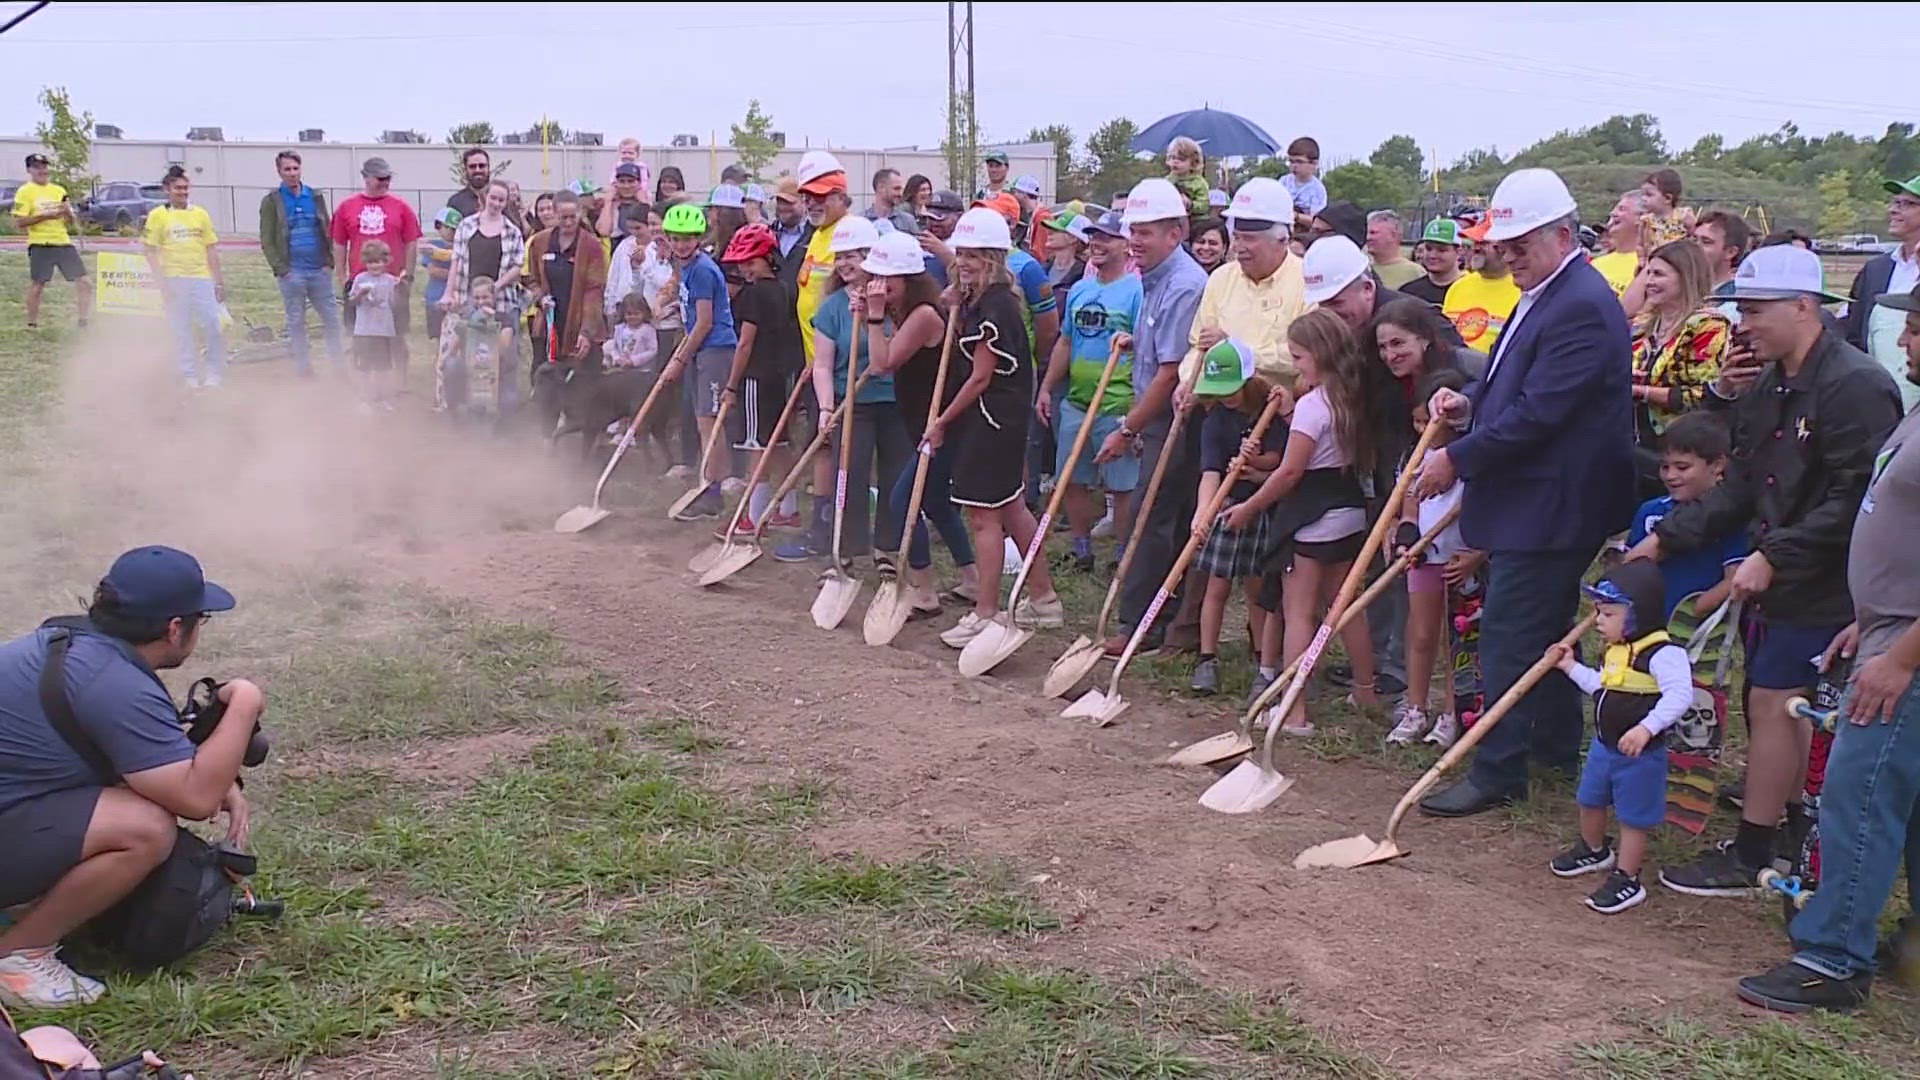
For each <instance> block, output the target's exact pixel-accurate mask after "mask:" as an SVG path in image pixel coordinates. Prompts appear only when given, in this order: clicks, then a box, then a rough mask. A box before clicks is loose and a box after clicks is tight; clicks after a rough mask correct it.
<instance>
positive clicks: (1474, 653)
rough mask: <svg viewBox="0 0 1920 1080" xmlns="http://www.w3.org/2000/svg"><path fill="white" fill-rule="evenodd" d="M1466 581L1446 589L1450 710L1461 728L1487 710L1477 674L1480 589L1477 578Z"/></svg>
mask: <svg viewBox="0 0 1920 1080" xmlns="http://www.w3.org/2000/svg"><path fill="white" fill-rule="evenodd" d="M1466 584H1467V587H1466V588H1464V589H1448V590H1447V626H1448V630H1449V633H1448V635H1447V637H1448V642H1449V654H1450V657H1451V659H1452V664H1451V665H1450V672H1451V675H1450V677H1451V678H1452V679H1453V712H1454V715H1455V716H1458V717H1459V718H1460V727H1461V730H1463V731H1464V730H1465V729H1467V728H1470V727H1472V726H1473V722H1474V721H1475V720H1478V719H1480V714H1481V713H1482V712H1484V711H1486V686H1485V684H1484V683H1483V682H1482V681H1481V678H1480V600H1481V590H1480V587H1479V582H1478V580H1477V579H1476V580H1473V581H1469V582H1467V583H1466Z"/></svg>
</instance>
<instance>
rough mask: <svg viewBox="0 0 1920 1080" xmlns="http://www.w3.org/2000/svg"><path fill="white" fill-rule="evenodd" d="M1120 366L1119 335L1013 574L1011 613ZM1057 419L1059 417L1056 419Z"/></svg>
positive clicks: (1017, 602) (1044, 542) (1116, 336)
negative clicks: (1085, 414) (1108, 386)
mask: <svg viewBox="0 0 1920 1080" xmlns="http://www.w3.org/2000/svg"><path fill="white" fill-rule="evenodd" d="M1118 366H1120V335H1118V334H1115V335H1114V336H1113V347H1112V348H1110V349H1108V350H1107V366H1106V367H1104V368H1102V369H1100V382H1099V384H1098V385H1096V386H1095V387H1094V388H1093V400H1091V401H1090V402H1088V403H1087V419H1086V422H1085V423H1083V424H1081V425H1080V430H1079V431H1077V432H1075V433H1074V436H1073V447H1072V448H1071V449H1070V450H1068V451H1067V462H1066V465H1065V467H1064V468H1061V469H1059V470H1057V471H1058V473H1059V475H1057V476H1055V477H1054V481H1053V494H1052V495H1050V496H1048V497H1047V509H1046V512H1045V513H1043V514H1041V515H1040V521H1039V528H1037V529H1035V530H1034V531H1033V542H1032V543H1030V544H1028V545H1027V550H1026V551H1025V552H1024V553H1023V554H1022V556H1021V559H1020V572H1019V573H1018V574H1016V575H1014V579H1013V591H1012V592H1011V593H1009V594H1008V595H1007V610H1008V611H1012V610H1013V609H1014V608H1016V607H1018V606H1019V604H1020V590H1022V589H1024V588H1026V585H1027V574H1028V572H1029V571H1031V570H1032V569H1033V564H1034V562H1035V561H1036V560H1038V559H1039V558H1040V552H1041V551H1043V550H1044V549H1045V547H1046V543H1047V533H1048V532H1049V531H1050V527H1051V526H1052V525H1053V515H1055V514H1057V513H1059V512H1060V500H1061V498H1062V497H1064V496H1065V495H1066V493H1067V479H1068V477H1071V476H1072V475H1073V466H1074V463H1075V462H1077V461H1079V460H1080V453H1081V451H1083V450H1085V449H1086V448H1087V436H1089V435H1091V434H1093V418H1094V416H1095V415H1096V414H1097V413H1099V411H1100V399H1101V398H1102V397H1105V396H1106V393H1107V383H1109V382H1111V381H1113V369H1114V368H1116V367H1118ZM1055 419H1056V420H1057V419H1058V418H1057V417H1056V418H1055Z"/></svg>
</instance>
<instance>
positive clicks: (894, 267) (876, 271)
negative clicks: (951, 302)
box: [835, 230, 927, 277]
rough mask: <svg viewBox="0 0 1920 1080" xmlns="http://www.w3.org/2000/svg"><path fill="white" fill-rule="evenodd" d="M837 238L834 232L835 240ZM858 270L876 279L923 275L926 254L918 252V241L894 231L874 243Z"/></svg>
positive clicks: (925, 267) (925, 268)
mask: <svg viewBox="0 0 1920 1080" xmlns="http://www.w3.org/2000/svg"><path fill="white" fill-rule="evenodd" d="M838 238H839V237H838V231H837V230H836V234H835V239H838ZM860 269H862V270H865V271H866V272H867V273H869V274H873V275H874V276H876V277H905V276H906V275H908V274H923V273H926V270H927V258H926V253H925V252H923V251H922V250H920V241H918V240H916V239H914V238H913V236H912V235H911V234H909V233H904V232H900V231H898V230H896V231H894V232H890V233H888V234H887V235H885V236H882V237H881V238H880V239H879V240H878V241H876V242H875V243H874V245H873V250H871V251H869V252H867V257H866V260H865V261H863V262H862V263H861V264H860Z"/></svg>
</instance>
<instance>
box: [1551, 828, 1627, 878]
mask: <svg viewBox="0 0 1920 1080" xmlns="http://www.w3.org/2000/svg"><path fill="white" fill-rule="evenodd" d="M1611 841H1612V838H1611V837H1609V838H1608V839H1606V840H1602V841H1600V846H1599V847H1598V848H1590V847H1588V846H1587V842H1586V841H1585V840H1582V839H1579V838H1577V837H1576V838H1575V839H1574V841H1573V846H1572V847H1570V848H1568V849H1567V850H1565V851H1563V852H1561V853H1560V854H1558V855H1555V856H1554V857H1553V861H1552V862H1550V863H1548V864H1547V868H1548V869H1549V870H1552V871H1553V872H1554V873H1555V874H1558V875H1559V876H1561V877H1579V876H1580V875H1581V874H1597V873H1599V872H1600V871H1602V870H1611V869H1613V862H1614V854H1613V844H1612V842H1611Z"/></svg>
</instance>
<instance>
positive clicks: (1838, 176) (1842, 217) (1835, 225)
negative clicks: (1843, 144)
mask: <svg viewBox="0 0 1920 1080" xmlns="http://www.w3.org/2000/svg"><path fill="white" fill-rule="evenodd" d="M1852 183H1853V177H1852V176H1850V175H1849V174H1848V173H1847V170H1845V169H1841V170H1840V171H1839V172H1836V173H1829V174H1827V175H1826V176H1823V177H1821V178H1820V185H1819V191H1820V221H1819V231H1820V235H1821V236H1839V235H1840V234H1841V233H1847V232H1852V231H1853V226H1854V224H1855V223H1856V222H1857V221H1859V220H1860V218H1859V215H1857V214H1856V213H1855V212H1854V203H1853V194H1852V192H1851V191H1850V190H1849V188H1850V187H1851V186H1852Z"/></svg>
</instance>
